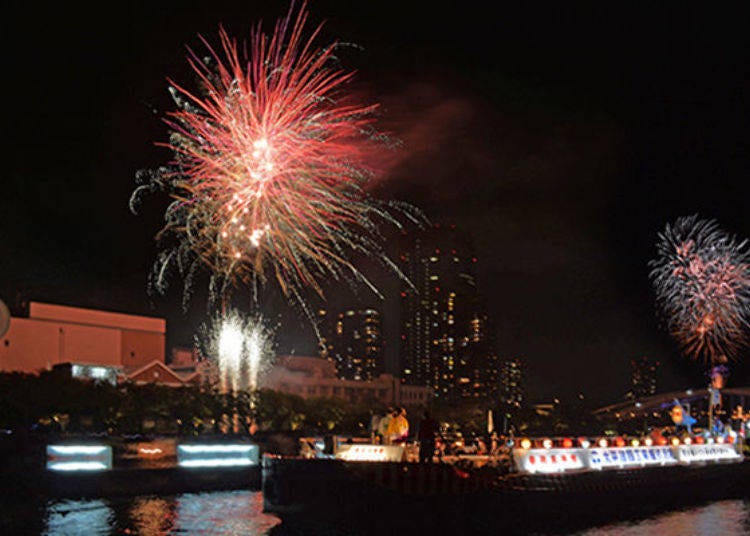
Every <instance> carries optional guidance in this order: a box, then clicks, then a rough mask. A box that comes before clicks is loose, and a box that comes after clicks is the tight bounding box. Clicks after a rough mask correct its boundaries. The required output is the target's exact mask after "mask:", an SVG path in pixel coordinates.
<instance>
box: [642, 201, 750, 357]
mask: <svg viewBox="0 0 750 536" xmlns="http://www.w3.org/2000/svg"><path fill="white" fill-rule="evenodd" d="M659 238H660V241H659V244H658V246H657V250H658V255H657V258H656V259H654V260H652V261H651V263H650V265H651V267H652V271H651V274H650V275H651V279H652V281H653V283H654V288H655V289H656V293H657V303H658V304H659V306H660V309H661V311H662V313H663V314H664V316H665V319H666V321H667V324H668V326H669V329H670V331H671V332H672V334H673V335H674V337H675V338H676V339H677V340H678V342H679V343H680V345H681V347H682V349H683V351H684V352H685V353H686V354H687V355H689V356H692V357H695V358H699V357H703V358H705V359H706V360H708V361H711V362H714V363H716V362H722V361H725V360H726V359H727V358H734V357H736V356H737V353H738V351H739V349H740V348H741V347H742V346H743V345H744V344H745V343H746V342H747V336H746V328H747V326H748V306H749V305H750V264H749V263H748V253H747V249H746V242H745V241H742V242H740V241H738V240H737V239H735V238H734V237H731V236H729V235H727V234H726V233H725V232H723V231H722V230H721V229H719V227H718V224H717V223H716V222H715V221H713V220H711V221H709V220H701V219H699V218H698V217H697V216H689V217H683V218H679V219H678V220H677V221H675V223H674V224H672V225H667V226H666V228H665V230H664V231H663V232H662V233H660V234H659Z"/></svg>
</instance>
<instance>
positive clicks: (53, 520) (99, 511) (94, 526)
mask: <svg viewBox="0 0 750 536" xmlns="http://www.w3.org/2000/svg"><path fill="white" fill-rule="evenodd" d="M45 517H46V519H45V524H46V529H45V531H44V534H50V535H57V534H79V533H80V532H81V529H82V528H84V527H85V531H86V534H110V532H111V530H112V522H113V519H114V512H113V511H112V508H110V507H109V506H108V505H107V503H106V502H105V501H103V500H99V499H97V500H91V501H57V502H55V503H52V504H50V505H49V507H48V508H47V515H46V516H45Z"/></svg>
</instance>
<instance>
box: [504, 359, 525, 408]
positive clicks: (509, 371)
mask: <svg viewBox="0 0 750 536" xmlns="http://www.w3.org/2000/svg"><path fill="white" fill-rule="evenodd" d="M499 401H500V404H501V405H502V406H504V407H505V408H506V409H507V410H509V411H514V410H519V409H521V406H522V405H523V362H522V361H521V359H520V358H511V359H506V360H504V361H503V362H502V363H501V365H500V396H499Z"/></svg>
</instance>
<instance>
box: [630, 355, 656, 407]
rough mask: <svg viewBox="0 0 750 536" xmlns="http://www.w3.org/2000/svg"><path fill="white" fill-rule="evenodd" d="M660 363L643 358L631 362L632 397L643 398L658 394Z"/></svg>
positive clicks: (650, 358) (649, 358) (646, 357)
mask: <svg viewBox="0 0 750 536" xmlns="http://www.w3.org/2000/svg"><path fill="white" fill-rule="evenodd" d="M659 365H660V363H659V361H657V360H656V359H654V358H652V357H648V356H643V357H639V358H637V359H632V360H631V361H630V378H631V392H630V394H631V396H632V398H642V397H644V396H650V395H654V394H656V375H657V371H658V370H659Z"/></svg>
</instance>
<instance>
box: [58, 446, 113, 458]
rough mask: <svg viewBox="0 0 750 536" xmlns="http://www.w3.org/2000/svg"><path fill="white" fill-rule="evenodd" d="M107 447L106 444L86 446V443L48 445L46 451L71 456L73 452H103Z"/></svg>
mask: <svg viewBox="0 0 750 536" xmlns="http://www.w3.org/2000/svg"><path fill="white" fill-rule="evenodd" d="M108 448H109V447H106V446H101V445H97V446H88V445H50V446H49V447H47V450H48V451H51V452H52V453H54V454H64V455H66V456H72V455H75V454H85V455H92V454H101V453H103V452H105V451H106V450H107V449H108Z"/></svg>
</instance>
